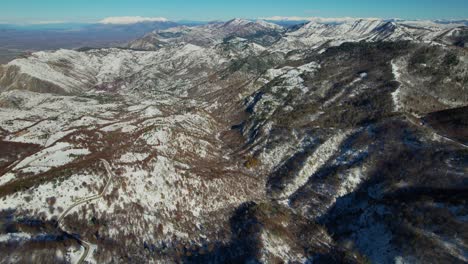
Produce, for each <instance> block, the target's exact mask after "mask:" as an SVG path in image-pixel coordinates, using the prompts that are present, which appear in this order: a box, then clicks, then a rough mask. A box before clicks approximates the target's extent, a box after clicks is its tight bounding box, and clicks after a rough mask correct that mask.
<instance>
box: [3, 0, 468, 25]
mask: <svg viewBox="0 0 468 264" xmlns="http://www.w3.org/2000/svg"><path fill="white" fill-rule="evenodd" d="M110 16H145V17H166V18H168V19H171V20H180V19H187V20H216V19H229V18H233V17H241V18H257V17H269V16H304V17H311V16H317V17H343V16H349V17H381V18H403V19H466V18H468V0H443V1H442V0H387V1H378V0H281V1H280V0H231V1H227V0H224V1H221V0H217V1H215V0H184V1H182V0H1V3H0V22H11V23H28V22H38V21H67V22H93V21H97V20H100V19H102V18H105V17H110Z"/></svg>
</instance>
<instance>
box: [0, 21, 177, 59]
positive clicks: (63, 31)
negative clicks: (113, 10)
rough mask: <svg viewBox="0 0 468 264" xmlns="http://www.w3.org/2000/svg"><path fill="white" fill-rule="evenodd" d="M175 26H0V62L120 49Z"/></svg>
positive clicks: (147, 24) (169, 24)
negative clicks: (82, 50)
mask: <svg viewBox="0 0 468 264" xmlns="http://www.w3.org/2000/svg"><path fill="white" fill-rule="evenodd" d="M176 25H178V24H176V23H174V22H143V23H136V24H129V25H111V24H57V25H29V26H17V25H0V63H6V62H8V61H10V60H12V59H14V58H15V57H16V56H18V55H21V54H23V53H25V52H29V51H39V50H55V49H61V48H63V49H76V48H81V47H114V46H121V45H124V44H125V43H126V42H128V41H130V40H133V39H135V38H138V37H141V36H143V35H144V34H146V33H148V32H150V31H152V30H156V29H166V28H169V27H173V26H176Z"/></svg>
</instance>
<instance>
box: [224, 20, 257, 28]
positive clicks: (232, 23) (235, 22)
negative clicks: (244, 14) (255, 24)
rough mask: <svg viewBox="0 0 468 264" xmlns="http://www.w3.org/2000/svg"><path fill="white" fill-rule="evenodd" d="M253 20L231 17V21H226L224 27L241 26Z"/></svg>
mask: <svg viewBox="0 0 468 264" xmlns="http://www.w3.org/2000/svg"><path fill="white" fill-rule="evenodd" d="M250 23H251V21H249V20H246V19H242V18H234V19H231V20H229V21H227V22H226V23H224V25H223V26H224V27H239V26H245V25H247V24H250Z"/></svg>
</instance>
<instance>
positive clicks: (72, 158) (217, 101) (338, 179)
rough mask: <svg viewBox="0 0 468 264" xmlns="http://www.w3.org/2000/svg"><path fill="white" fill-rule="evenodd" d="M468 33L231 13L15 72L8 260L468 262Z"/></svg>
mask: <svg viewBox="0 0 468 264" xmlns="http://www.w3.org/2000/svg"><path fill="white" fill-rule="evenodd" d="M465 43H466V27H464V26H460V25H456V26H455V25H454V26H447V25H444V26H438V25H437V24H434V23H421V22H419V23H417V24H415V23H409V22H408V21H383V20H376V19H364V20H353V21H345V22H342V23H334V24H330V23H318V22H316V21H313V22H310V23H306V24H303V25H296V26H294V27H289V28H283V27H280V26H278V25H275V24H272V23H267V22H264V21H249V20H242V19H234V20H231V21H228V22H216V23H209V24H206V25H198V26H191V27H188V26H181V27H175V28H171V29H166V30H157V31H153V32H151V33H150V34H148V35H146V36H145V37H143V38H141V39H137V40H135V41H132V42H131V43H130V46H129V47H130V48H103V49H86V50H57V51H47V52H35V53H32V54H31V55H28V56H24V57H22V58H18V59H16V60H14V61H12V62H10V63H8V64H6V65H2V66H0V200H1V201H2V202H1V203H0V256H2V258H0V263H31V262H39V263H42V262H58V263H85V262H88V263H121V262H129V263H130V262H131V263H176V262H181V263H182V262H184V263H282V262H288V263H368V262H369V261H370V262H372V263H430V262H433V261H434V260H435V259H437V261H438V262H440V263H465V262H466V261H467V259H466V251H467V247H466V241H467V240H468V237H467V236H466V234H465V232H463V230H464V229H465V226H466V215H467V209H466V206H465V200H466V199H465V198H466V180H467V179H466V168H467V167H468V162H467V161H468V152H467V148H468V147H467V144H468V134H467V131H468V128H467V124H466V117H467V113H468V112H467V111H468V92H467V87H468V77H467V76H468V55H467V53H466V44H465Z"/></svg>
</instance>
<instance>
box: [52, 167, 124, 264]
mask: <svg viewBox="0 0 468 264" xmlns="http://www.w3.org/2000/svg"><path fill="white" fill-rule="evenodd" d="M101 161H102V163H103V164H104V167H105V168H106V171H107V174H108V175H109V178H108V180H107V183H106V185H105V186H104V188H103V189H102V191H101V192H100V193H99V194H97V195H93V196H90V197H86V198H82V199H80V200H78V201H76V202H75V203H74V204H72V205H71V206H70V207H68V208H67V209H66V210H65V211H64V212H63V213H62V214H61V215H60V217H59V218H58V220H57V223H58V226H59V227H60V225H61V224H62V222H63V219H65V217H66V216H67V215H68V213H70V211H72V210H73V209H74V208H76V207H78V206H80V205H82V204H85V203H88V202H91V201H94V200H98V199H101V198H102V197H103V196H104V195H105V193H106V191H107V190H108V189H109V186H110V184H111V182H112V179H113V178H114V177H115V174H114V173H113V172H112V169H111V166H110V164H109V162H107V160H104V159H101ZM60 228H61V227H60ZM62 230H64V229H62ZM75 238H76V239H78V240H79V242H80V243H81V244H82V246H83V247H84V252H83V254H82V255H81V257H80V259H79V260H78V261H77V262H76V263H77V264H82V263H83V262H84V261H85V260H86V258H87V257H88V255H89V251H90V248H91V245H90V243H88V242H86V241H84V240H82V239H80V238H78V237H75Z"/></svg>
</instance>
